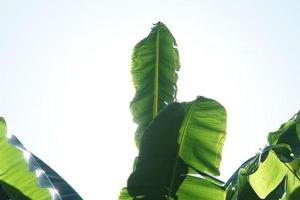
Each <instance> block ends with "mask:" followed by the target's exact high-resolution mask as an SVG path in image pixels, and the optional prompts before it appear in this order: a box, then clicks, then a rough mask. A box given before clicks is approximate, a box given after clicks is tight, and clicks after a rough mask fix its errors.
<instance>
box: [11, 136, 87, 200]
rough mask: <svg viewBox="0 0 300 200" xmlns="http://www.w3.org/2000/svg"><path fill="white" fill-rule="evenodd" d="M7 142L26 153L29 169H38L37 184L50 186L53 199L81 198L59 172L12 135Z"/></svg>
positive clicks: (78, 199)
mask: <svg viewBox="0 0 300 200" xmlns="http://www.w3.org/2000/svg"><path fill="white" fill-rule="evenodd" d="M8 141H9V143H10V144H11V145H13V146H15V147H17V148H19V149H21V150H22V151H23V152H26V154H27V162H28V165H29V169H30V170H31V171H39V172H42V173H40V176H39V186H41V187H44V188H51V189H52V191H55V193H54V195H56V197H55V199H62V200H82V198H81V197H80V195H79V194H78V193H77V192H76V191H75V190H74V189H73V188H72V186H70V185H69V184H68V183H67V182H66V181H65V180H64V179H63V178H62V177H61V176H60V175H59V174H57V173H56V172H55V171H54V170H53V169H52V168H51V167H49V166H48V165H47V164H46V163H44V162H43V161H42V160H41V159H39V158H38V157H37V156H36V155H34V154H32V153H31V152H29V151H28V150H27V149H26V148H25V147H24V146H23V144H22V143H21V142H20V141H19V140H18V138H17V137H16V136H14V135H11V136H10V137H9V140H8Z"/></svg>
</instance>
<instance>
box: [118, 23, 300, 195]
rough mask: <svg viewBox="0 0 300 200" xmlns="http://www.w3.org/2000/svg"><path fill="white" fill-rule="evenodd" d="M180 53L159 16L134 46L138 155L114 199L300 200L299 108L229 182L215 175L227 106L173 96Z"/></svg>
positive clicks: (224, 131)
mask: <svg viewBox="0 0 300 200" xmlns="http://www.w3.org/2000/svg"><path fill="white" fill-rule="evenodd" d="M179 66H180V64H179V55H178V50H177V45H176V41H175V39H174V37H173V36H172V34H171V32H170V31H169V30H168V28H167V27H166V26H165V25H164V24H163V23H161V22H158V23H157V24H155V25H154V27H153V28H152V30H151V32H150V34H149V35H148V36H147V37H146V38H145V39H143V40H142V41H140V42H139V43H138V44H137V45H136V46H135V48H134V51H133V56H132V68H131V72H132V77H133V83H134V87H135V90H136V94H135V97H134V99H133V101H132V102H131V104H130V108H131V111H132V114H133V117H134V121H135V122H136V123H137V124H138V128H137V131H136V134H135V141H136V145H137V147H138V149H139V155H138V157H137V158H136V159H135V162H134V169H133V172H132V173H131V175H130V177H129V178H128V182H127V187H125V188H123V189H122V190H121V193H120V196H119V199H120V200H130V199H144V200H162V199H174V200H175V199H181V200H195V199H200V200H260V199H268V200H279V199H281V200H297V199H298V200H299V199H300V178H299V176H300V172H299V171H300V166H299V163H300V112H299V113H298V114H297V115H295V116H294V117H293V118H292V119H290V120H289V121H288V122H287V123H285V124H283V125H282V126H281V127H280V128H279V130H278V131H275V132H271V133H270V134H269V137H268V141H269V145H268V146H267V147H265V148H264V149H263V150H262V151H261V152H260V153H258V154H257V155H256V156H254V157H252V158H250V159H249V160H247V161H246V162H245V163H244V164H242V165H241V167H240V168H239V169H238V170H237V171H236V172H235V173H234V174H233V175H232V177H231V178H230V179H229V180H228V181H227V182H222V181H220V180H218V179H217V178H215V176H218V175H220V172H219V166H220V162H221V153H222V148H223V144H224V140H225V136H226V111H225V109H224V107H223V106H222V105H221V104H220V103H218V102H217V101H215V100H212V99H208V98H205V97H198V98H197V99H196V100H194V101H192V102H181V103H180V102H178V101H177V100H176V91H177V87H176V81H177V77H178V76H177V72H178V70H179Z"/></svg>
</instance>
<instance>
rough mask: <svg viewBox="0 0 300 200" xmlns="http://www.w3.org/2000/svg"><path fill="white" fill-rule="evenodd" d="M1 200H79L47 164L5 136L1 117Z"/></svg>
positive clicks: (16, 141) (13, 139)
mask: <svg viewBox="0 0 300 200" xmlns="http://www.w3.org/2000/svg"><path fill="white" fill-rule="evenodd" d="M0 157H1V159H0V199H1V200H31V199H33V200H82V198H81V197H80V196H79V195H78V194H77V193H76V191H75V190H74V189H73V188H72V187H71V186H70V185H69V184H68V183H67V182H66V181H65V180H64V179H63V178H62V177H61V176H59V175H58V174H57V173H56V172H55V171H54V170H53V169H51V168H50V167H49V166H48V165H47V164H46V163H44V162H43V161H42V160H40V159H39V158H38V157H36V156H35V155H34V154H32V153H31V152H29V151H28V150H27V149H26V148H25V147H24V146H23V145H22V144H21V142H20V141H19V140H18V139H17V138H16V137H15V136H14V135H7V128H6V123H5V121H4V119H3V118H1V117H0Z"/></svg>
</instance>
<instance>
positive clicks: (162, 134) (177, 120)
mask: <svg viewBox="0 0 300 200" xmlns="http://www.w3.org/2000/svg"><path fill="white" fill-rule="evenodd" d="M225 124H226V112H225V110H224V108H223V106H221V105H220V104H219V103H217V102H216V101H214V100H210V99H206V98H204V97H200V98H197V99H196V100H195V101H193V102H190V103H181V104H180V103H172V104H170V105H168V106H167V107H166V108H165V109H163V110H162V111H161V112H160V114H159V115H158V116H157V118H155V119H154V120H153V121H152V123H151V124H150V126H149V127H148V128H147V129H146V130H145V133H144V136H143V138H142V140H141V146H140V151H139V156H138V160H137V163H136V168H135V171H134V172H133V173H132V174H131V175H130V177H129V179H128V184H127V190H128V194H129V195H130V196H131V197H138V196H144V197H145V198H147V199H164V198H166V197H168V198H170V197H171V198H174V199H176V198H177V197H178V195H179V193H178V191H182V190H181V189H182V188H186V187H196V184H187V183H186V182H185V181H186V174H188V172H189V171H190V170H189V169H190V168H194V169H196V170H199V171H204V172H209V173H212V174H217V172H218V167H219V164H220V159H221V150H222V147H223V142H224V137H225V128H226V125H225ZM203 180H205V181H208V179H203ZM198 182H199V183H200V182H201V181H198ZM209 182H210V181H209ZM210 183H211V184H213V183H212V182H210ZM188 185H190V186H188ZM209 185H210V184H209ZM198 187H201V184H200V185H199V186H198ZM203 187H205V186H204V185H203ZM218 187H220V186H218ZM186 189H187V188H186ZM186 189H185V190H186ZM190 189H191V188H190ZM190 191H191V192H192V191H194V192H197V191H198V192H199V191H201V190H197V189H195V190H194V189H191V190H190ZM221 193H222V194H224V191H223V192H221ZM180 194H181V193H180ZM191 195H192V196H193V194H191ZM123 196H124V195H123ZM196 196H197V195H196ZM206 199H207V200H208V199H211V196H207V197H206V198H203V200H206Z"/></svg>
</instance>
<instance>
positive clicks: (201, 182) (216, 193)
mask: <svg viewBox="0 0 300 200" xmlns="http://www.w3.org/2000/svg"><path fill="white" fill-rule="evenodd" d="M176 196H177V197H178V199H180V200H194V199H195V200H196V199H199V200H200V199H201V200H225V189H224V188H223V187H222V186H218V185H215V184H213V183H211V182H210V181H208V180H207V179H204V178H199V177H194V176H186V177H185V179H184V181H183V182H182V184H181V185H180V187H179V189H178V191H177V193H176Z"/></svg>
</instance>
